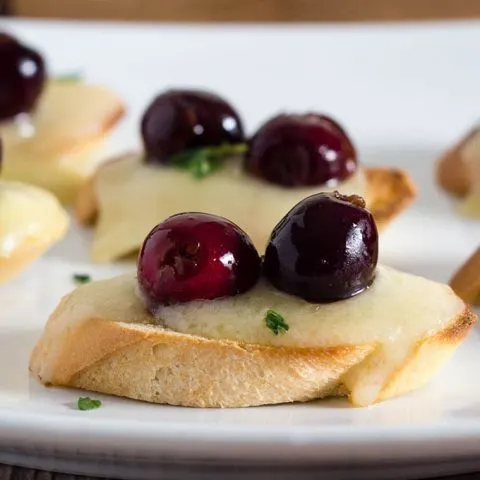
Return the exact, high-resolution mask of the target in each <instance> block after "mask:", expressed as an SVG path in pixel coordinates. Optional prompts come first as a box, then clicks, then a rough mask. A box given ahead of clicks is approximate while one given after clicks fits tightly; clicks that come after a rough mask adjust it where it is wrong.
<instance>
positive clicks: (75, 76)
mask: <svg viewBox="0 0 480 480" xmlns="http://www.w3.org/2000/svg"><path fill="white" fill-rule="evenodd" d="M53 80H54V81H55V82H65V83H67V82H81V81H82V80H83V75H82V73H81V72H68V73H62V74H61V75H56V76H55V77H53Z"/></svg>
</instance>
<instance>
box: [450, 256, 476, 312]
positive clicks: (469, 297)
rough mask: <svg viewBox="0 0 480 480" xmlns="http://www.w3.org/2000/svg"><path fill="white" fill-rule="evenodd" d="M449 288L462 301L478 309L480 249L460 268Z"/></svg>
mask: <svg viewBox="0 0 480 480" xmlns="http://www.w3.org/2000/svg"><path fill="white" fill-rule="evenodd" d="M450 286H451V287H452V289H453V291H454V292H455V293H456V294H457V295H458V296H459V297H460V298H461V299H462V300H464V301H465V302H467V303H471V304H473V305H475V306H479V307H480V248H478V249H477V251H476V252H475V253H473V255H472V256H471V257H470V258H469V259H468V260H466V261H465V263H464V264H463V265H461V266H460V268H459V269H458V270H457V272H456V273H455V275H453V277H452V279H451V280H450Z"/></svg>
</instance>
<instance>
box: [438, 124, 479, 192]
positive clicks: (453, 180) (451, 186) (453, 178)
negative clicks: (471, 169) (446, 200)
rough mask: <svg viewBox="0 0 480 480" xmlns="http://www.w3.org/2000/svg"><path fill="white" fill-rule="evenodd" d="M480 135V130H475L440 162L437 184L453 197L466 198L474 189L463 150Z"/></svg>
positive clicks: (444, 155) (443, 156)
mask: <svg viewBox="0 0 480 480" xmlns="http://www.w3.org/2000/svg"><path fill="white" fill-rule="evenodd" d="M479 134H480V128H478V127H477V128H473V129H472V130H471V131H470V132H468V133H467V135H465V137H463V138H462V139H461V140H460V141H459V142H458V143H457V144H455V145H454V146H453V147H452V148H450V149H448V150H447V151H446V152H445V153H444V154H443V155H442V156H441V157H440V159H439V161H438V164H437V182H438V184H439V185H440V186H441V187H442V188H443V189H444V190H445V191H447V192H448V193H450V194H451V195H454V196H456V197H465V196H466V195H467V194H468V193H469V192H470V190H471V188H472V185H471V178H470V176H469V174H468V168H467V164H466V162H465V161H464V158H463V155H462V150H463V148H464V147H465V146H466V145H467V144H468V143H469V142H470V141H472V140H473V139H474V138H475V137H476V136H477V135H479Z"/></svg>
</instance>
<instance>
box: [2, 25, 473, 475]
mask: <svg viewBox="0 0 480 480" xmlns="http://www.w3.org/2000/svg"><path fill="white" fill-rule="evenodd" d="M4 23H5V22H2V24H4ZM2 26H4V25H2ZM7 27H9V28H11V29H12V30H13V31H14V32H15V33H17V34H21V35H22V36H24V37H25V38H27V39H28V40H30V41H31V42H32V43H33V44H36V45H38V46H41V47H42V49H44V50H45V51H47V52H48V53H49V55H48V58H49V61H50V63H51V66H52V69H53V70H54V71H55V72H65V71H71V70H79V69H80V70H82V71H83V72H84V74H85V76H86V78H87V79H89V80H96V81H101V82H104V83H106V84H109V85H112V86H113V87H114V88H116V89H117V90H118V91H119V92H120V93H122V94H123V95H124V96H125V98H126V100H127V102H128V104H129V106H130V107H131V114H130V116H129V118H128V119H127V120H126V121H125V122H124V124H123V125H122V126H121V127H120V128H119V129H118V131H117V132H116V133H115V134H114V136H113V142H112V144H113V149H114V150H121V149H123V148H126V147H130V146H132V145H137V144H138V140H137V135H136V132H137V130H138V129H137V122H138V115H139V114H140V113H141V111H142V108H143V107H144V106H145V103H146V102H147V100H148V99H149V98H150V97H151V96H152V95H153V94H154V93H155V91H157V90H160V89H163V88H165V87H166V86H167V85H195V86H196V85H198V86H207V87H209V88H212V89H213V90H216V91H219V92H221V93H223V94H225V95H227V96H228V97H229V98H231V99H232V101H233V103H234V104H235V105H238V106H239V107H240V109H241V111H242V113H243V116H244V117H245V118H246V120H247V125H248V129H249V130H250V131H251V130H252V129H253V128H255V127H256V126H257V125H258V124H259V122H260V121H262V120H263V119H265V118H266V117H268V116H269V115H271V114H272V113H274V112H276V111H278V110H279V109H283V108H289V109H296V110H304V109H319V110H324V111H327V112H331V113H333V114H334V115H335V116H336V117H337V118H339V119H341V121H342V122H343V123H344V124H345V125H346V126H347V127H348V129H349V130H350V131H351V133H352V134H353V136H354V138H355V140H356V142H357V144H358V145H359V148H360V153H361V158H362V159H363V162H364V163H377V164H396V165H398V166H401V167H404V168H408V169H409V170H410V171H411V173H412V175H413V176H414V178H415V180H416V181H417V183H418V185H419V186H420V195H419V199H418V202H417V203H416V204H415V206H413V207H412V208H411V209H410V210H409V211H408V212H407V213H406V214H404V215H403V216H402V217H401V218H399V219H398V221H396V222H395V224H394V225H393V226H392V227H391V228H390V230H389V231H388V232H387V233H386V234H385V235H384V236H383V238H382V244H381V257H382V261H383V262H385V263H389V264H392V265H394V266H396V267H399V268H402V269H404V270H407V271H411V272H414V273H418V274H421V275H425V276H428V277H431V278H434V279H437V280H440V281H447V280H448V278H449V277H450V275H451V274H452V272H453V271H454V270H455V268H456V267H458V265H459V264H460V262H461V261H463V260H464V259H465V258H466V257H467V255H468V254H470V253H471V252H472V251H473V250H474V249H475V248H476V247H477V246H478V242H479V238H480V223H478V222H477V223H475V222H468V221H466V220H463V219H461V218H460V217H458V216H456V215H455V214H454V212H453V208H452V203H451V201H450V199H448V198H447V197H446V196H445V195H443V194H442V193H441V192H439V191H438V189H437V188H436V187H435V185H434V182H433V165H434V160H435V158H436V157H437V156H438V154H439V152H440V151H442V149H443V148H445V146H447V145H448V144H450V143H451V142H452V141H454V140H455V139H456V138H457V137H458V136H459V135H461V134H463V133H464V131H465V129H467V128H469V127H470V126H471V124H472V123H473V122H474V121H475V120H476V119H477V117H478V114H479V110H478V106H479V104H480V96H479V85H480V63H479V62H478V59H479V58H480V24H479V23H465V24H450V25H433V26H429V27H426V26H422V25H417V26H405V27H402V28H400V27H394V26H388V27H371V26H364V27H356V28H353V27H345V26H344V27H334V26H332V27H323V28H319V27H313V26H305V27H288V28H287V27H281V28H280V27H260V26H255V27H250V28H246V27H244V28H240V27H236V26H229V27H223V28H221V27H216V28H211V27H209V28H205V27H192V26H190V27H167V26H163V27H160V26H144V27H139V26H119V25H116V26H108V27H107V26H105V25H103V24H97V25H83V26H82V25H79V24H74V23H72V24H66V23H58V24H49V23H28V22H9V23H8V24H7ZM74 113H75V112H72V114H74ZM88 237H89V234H88V232H82V231H80V229H79V228H78V227H73V228H72V229H71V231H70V233H69V235H68V237H67V238H66V239H65V240H64V241H63V242H61V243H60V244H59V245H57V246H56V247H55V248H54V249H53V250H51V251H50V252H49V253H48V254H47V255H46V256H45V257H44V258H42V259H41V260H39V261H38V262H37V263H36V264H35V265H34V266H32V268H30V269H29V270H28V271H27V272H26V273H25V274H24V275H23V276H22V277H21V278H19V279H18V280H16V281H14V282H11V283H9V284H8V285H4V286H2V287H1V288H0V462H2V461H3V462H12V463H17V464H23V465H28V466H34V467H43V468H47V469H60V470H62V469H63V470H69V471H73V472H77V473H85V474H95V475H98V474H104V475H115V476H118V477H122V478H135V479H142V478H145V479H147V478H177V477H179V476H181V477H182V478H185V475H186V474H188V473H189V472H190V474H191V476H192V478H212V476H213V474H214V473H216V474H217V476H218V478H225V475H226V474H227V473H228V475H230V476H229V478H234V475H237V476H239V477H240V476H242V475H244V474H247V473H248V474H250V475H253V474H254V475H255V478H287V477H289V476H290V475H291V474H292V472H296V473H297V474H298V472H301V473H302V475H303V476H304V478H310V477H311V478H315V475H316V474H317V473H318V470H319V469H322V470H324V471H328V472H329V473H330V475H333V474H334V473H336V474H337V475H342V474H345V472H347V470H348V468H351V467H352V465H355V473H356V478H360V477H361V476H362V475H363V476H364V477H365V478H375V476H379V475H382V476H384V475H386V474H388V475H390V478H393V477H392V475H394V474H395V475H396V476H398V477H401V476H406V475H410V476H412V475H415V476H420V475H424V476H428V475H434V474H440V473H443V474H446V473H449V472H455V471H461V470H465V469H471V468H480V460H478V458H479V455H478V454H479V453H480V382H479V381H478V365H480V338H479V333H478V332H477V331H474V332H473V333H472V335H471V336H470V338H469V339H468V341H467V342H465V344H464V345H463V346H462V347H461V348H460V350H459V351H458V353H457V355H456V356H455V358H454V359H453V361H452V362H451V363H450V364H448V365H447V366H446V368H445V369H444V370H443V372H442V373H441V374H440V375H439V376H438V377H437V378H436V379H435V380H434V381H432V382H431V384H430V385H429V386H428V387H427V388H425V389H423V390H421V391H418V392H416V393H414V394H412V395H408V396H406V397H403V398H399V399H396V400H392V401H389V402H387V403H384V404H381V405H376V406H374V407H371V408H367V409H351V408H349V407H348V406H347V405H346V403H345V402H343V401H338V400H336V401H324V402H313V403H310V404H306V405H287V406H286V405H281V406H275V407H262V408H251V409H244V410H226V411H222V410H197V409H187V408H176V407H168V406H155V405H147V404H142V403H139V402H133V401H128V400H122V399H118V398H113V397H106V396H101V395H95V397H99V398H101V399H102V401H103V407H102V408H101V409H99V410H96V411H90V412H79V411H77V410H76V409H75V406H74V405H75V402H76V399H77V398H78V396H79V395H80V393H81V392H78V391H72V390H61V389H45V388H43V387H41V386H39V385H38V384H37V383H36V382H35V381H33V380H31V379H29V376H28V372H27V361H28V355H29V352H30V349H31V347H32V345H33V344H34V342H35V340H36V339H37V338H38V336H39V335H40V332H41V329H42V326H43V324H44V322H45V320H46V319H47V317H48V315H49V313H50V312H51V310H52V309H53V308H54V307H55V305H56V303H57V302H58V299H59V298H60V296H61V295H62V294H64V293H66V292H67V291H69V290H70V289H71V288H72V281H71V276H72V274H73V273H74V272H87V273H90V274H92V275H93V277H94V278H101V277H105V276H109V275H113V274H116V273H118V272H120V271H123V270H125V269H132V268H134V266H133V265H128V264H127V265H114V266H108V267H102V268H99V267H96V266H94V265H91V264H89V263H88V257H87V249H88V244H89V238H88ZM52 455H53V456H54V457H52ZM159 465H160V466H161V467H162V470H161V472H162V473H160V471H159V470H157V467H159ZM222 465H223V466H222ZM225 465H230V467H227V466H225ZM232 465H235V467H232ZM392 469H394V472H395V473H393V470H392ZM192 472H194V473H192Z"/></svg>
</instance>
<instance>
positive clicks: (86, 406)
mask: <svg viewBox="0 0 480 480" xmlns="http://www.w3.org/2000/svg"><path fill="white" fill-rule="evenodd" d="M101 406H102V402H101V401H100V400H95V399H93V398H90V397H80V398H79V399H78V401H77V407H78V409H79V410H95V409H96V408H100V407H101Z"/></svg>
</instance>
